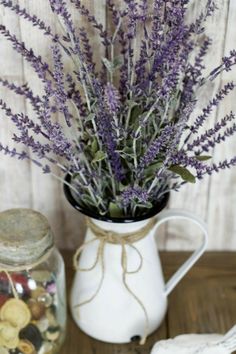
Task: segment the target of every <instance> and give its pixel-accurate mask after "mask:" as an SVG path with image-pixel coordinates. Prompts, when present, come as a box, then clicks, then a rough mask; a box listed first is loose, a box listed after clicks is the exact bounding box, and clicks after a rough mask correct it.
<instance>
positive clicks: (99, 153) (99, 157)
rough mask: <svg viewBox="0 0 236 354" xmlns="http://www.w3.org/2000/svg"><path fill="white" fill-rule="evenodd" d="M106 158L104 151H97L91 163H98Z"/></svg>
mask: <svg viewBox="0 0 236 354" xmlns="http://www.w3.org/2000/svg"><path fill="white" fill-rule="evenodd" d="M106 156H107V155H106V153H105V152H104V151H101V150H99V151H97V152H96V154H95V156H94V159H93V161H92V163H95V162H98V161H102V160H104V159H105V158H106Z"/></svg>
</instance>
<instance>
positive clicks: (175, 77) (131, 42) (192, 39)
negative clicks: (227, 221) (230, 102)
mask: <svg viewBox="0 0 236 354" xmlns="http://www.w3.org/2000/svg"><path fill="white" fill-rule="evenodd" d="M49 2H50V5H51V8H52V11H53V12H54V14H55V15H56V16H57V17H58V20H59V21H60V24H61V25H62V26H61V27H62V30H63V31H64V33H63V34H62V35H58V34H56V33H54V32H53V30H52V28H50V26H48V25H47V24H46V23H45V22H44V21H42V20H41V19H40V18H38V17H37V16H35V15H33V14H30V13H29V12H28V11H27V10H26V9H25V8H23V7H20V6H19V5H18V4H14V3H13V2H12V1H11V0H0V6H3V7H5V8H8V9H9V10H11V11H12V12H13V13H14V14H15V15H16V16H20V17H22V18H23V19H24V20H26V21H28V23H30V24H31V25H32V26H34V27H36V28H37V29H39V30H40V31H42V32H43V33H44V34H45V36H46V37H47V38H48V40H49V41H50V46H51V47H52V56H53V66H52V67H51V66H50V65H48V64H47V62H45V61H44V59H43V58H42V57H41V56H40V55H37V54H36V53H35V52H34V51H33V50H32V49H29V48H27V46H26V44H25V43H23V42H21V41H20V40H19V39H18V38H17V37H16V36H15V35H14V34H13V33H11V32H10V31H8V29H7V28H6V27H5V26H4V25H2V24H0V34H2V35H3V36H4V37H5V38H6V39H7V40H8V41H9V42H10V43H11V45H12V47H13V49H15V51H16V52H17V53H19V54H20V55H21V56H22V57H23V58H24V59H25V60H26V62H27V63H28V64H30V65H31V67H32V68H33V69H34V71H35V72H36V74H37V76H38V78H39V79H40V81H41V83H42V86H43V93H42V94H41V95H35V94H34V92H33V90H32V89H31V88H30V87H29V86H28V85H27V84H23V85H19V84H16V83H11V82H9V81H8V80H6V79H0V84H1V85H2V86H3V87H4V88H6V89H8V90H10V91H11V92H13V93H14V94H17V95H20V96H22V97H23V98H25V99H27V100H28V102H29V103H30V104H31V106H32V108H33V110H34V115H35V117H34V118H33V117H31V116H29V115H27V114H26V113H25V112H24V113H23V112H17V113H13V110H12V109H11V108H10V107H8V106H7V104H6V103H5V102H4V101H3V100H0V108H1V109H2V110H3V112H4V113H5V116H6V118H8V119H9V120H10V121H11V122H12V123H13V125H14V127H15V128H16V130H17V131H16V132H15V133H14V134H13V136H12V138H13V140H14V141H15V142H16V143H19V144H23V145H24V146H26V147H27V152H26V151H23V152H18V151H17V150H16V149H15V148H12V149H11V148H10V147H9V146H3V145H0V150H1V151H2V152H3V153H4V154H6V155H9V156H10V157H16V158H18V159H22V160H29V161H32V162H33V163H34V164H36V165H37V166H38V167H40V168H41V170H42V171H43V173H45V174H48V173H52V176H54V177H57V178H59V179H60V176H59V175H57V174H56V173H57V172H56V171H57V169H59V170H60V171H62V172H63V173H69V174H70V175H71V177H72V180H73V182H72V184H71V188H73V190H74V192H75V193H76V194H78V195H79V203H80V204H81V207H87V208H92V209H93V211H95V212H98V213H102V214H103V215H104V214H108V213H109V210H110V209H109V205H110V203H116V204H117V206H118V207H119V208H120V207H121V208H122V209H123V210H122V213H123V215H126V216H128V215H132V216H135V215H141V214H142V213H145V210H147V208H149V207H151V206H153V205H154V203H155V201H156V200H158V199H160V198H161V197H162V196H163V194H165V193H166V192H167V191H169V190H179V188H180V187H181V186H182V185H183V184H184V183H186V182H187V181H189V182H194V181H195V179H196V178H198V179H201V178H203V176H204V175H206V174H209V175H210V174H212V173H213V172H219V171H220V170H223V169H226V168H230V167H232V166H234V165H236V160H235V158H234V157H232V159H231V160H224V161H222V162H219V163H218V164H216V163H213V164H210V163H209V162H206V159H207V156H204V152H208V151H210V150H211V149H212V148H214V147H215V146H216V145H217V144H220V143H223V142H224V141H225V140H227V139H228V138H230V137H231V136H233V135H234V134H235V133H236V123H235V115H234V113H233V112H231V113H230V114H229V115H227V116H225V117H224V118H222V119H221V120H220V121H219V122H217V123H215V122H214V123H213V124H212V127H211V128H207V129H205V130H204V131H203V132H201V134H200V128H201V129H202V128H204V124H205V123H206V122H207V120H208V118H209V116H210V114H211V112H212V110H213V109H215V108H217V107H218V106H219V104H220V103H221V102H222V101H223V100H224V99H225V97H226V96H227V95H228V94H229V93H230V92H232V91H233V90H234V88H235V83H234V82H229V83H226V84H225V86H224V87H223V88H221V89H220V90H219V92H218V93H217V94H216V95H215V96H214V97H213V98H212V99H211V100H210V101H209V104H208V105H207V106H206V107H204V109H203V110H202V113H201V114H200V115H199V116H198V117H197V118H196V119H195V121H194V122H193V123H190V122H191V115H192V113H193V110H194V108H195V107H196V105H197V103H198V99H197V97H196V91H197V90H198V89H199V88H201V87H203V86H204V85H205V84H206V83H207V82H209V81H213V80H215V79H216V78H217V77H218V76H219V75H220V74H221V73H222V72H223V71H230V70H231V69H232V67H233V66H234V65H236V50H231V51H230V53H229V55H228V56H225V57H224V58H222V62H221V64H220V65H218V66H217V67H216V68H215V69H214V70H212V71H211V72H210V73H209V74H208V75H206V76H204V75H203V70H204V69H205V68H204V59H205V56H206V54H207V51H208V50H209V48H210V45H211V44H212V41H211V39H210V38H208V37H207V36H206V34H205V29H204V27H205V24H206V20H207V19H208V18H209V17H210V16H211V15H212V14H213V12H214V11H216V6H215V2H214V0H208V1H207V4H206V6H205V7H204V9H203V10H202V12H201V13H200V15H199V16H198V17H197V18H196V19H195V20H193V22H192V23H190V24H188V23H187V22H186V13H187V9H188V5H189V3H190V0H167V1H161V0H153V3H152V4H151V6H150V4H149V2H148V1H147V0H140V1H137V0H123V1H122V3H121V4H120V3H119V4H117V2H115V1H114V0H107V1H106V9H107V11H108V13H109V14H110V15H111V21H112V23H111V26H108V29H105V27H104V26H103V25H102V24H101V23H99V22H98V20H97V19H96V17H95V16H94V14H92V13H91V11H90V10H88V9H87V7H86V6H85V5H84V4H83V3H82V1H80V0H70V3H71V4H72V5H74V10H75V11H76V10H78V13H79V16H81V17H82V19H83V23H85V22H86V23H87V24H88V26H89V28H90V29H92V30H93V31H94V32H96V35H97V36H98V37H99V44H100V45H101V48H99V50H98V51H96V53H95V52H94V49H93V47H92V42H91V41H90V37H89V35H88V32H87V27H86V28H85V27H83V26H81V25H79V26H78V27H77V26H76V25H75V23H74V21H73V20H72V13H71V12H70V11H69V9H68V7H67V3H66V1H65V0H49ZM120 5H121V6H120ZM193 50H194V51H193ZM62 53H63V54H65V56H66V57H64V55H62ZM98 53H103V56H100V55H99V54H98ZM64 58H66V61H67V60H69V61H70V63H71V64H72V65H73V67H71V66H70V65H68V66H67V65H66V66H65V62H64ZM95 58H96V64H98V65H96V64H95ZM100 63H101V64H102V67H101V69H99V68H100V65H99V64H100ZM61 119H63V121H62V120H61ZM65 122H66V124H65ZM28 151H29V153H28ZM202 154H203V155H202ZM31 156H34V157H33V158H31Z"/></svg>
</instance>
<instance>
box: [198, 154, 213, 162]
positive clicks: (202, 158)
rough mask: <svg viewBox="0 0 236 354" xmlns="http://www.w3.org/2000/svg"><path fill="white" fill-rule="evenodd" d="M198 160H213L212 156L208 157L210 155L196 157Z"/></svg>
mask: <svg viewBox="0 0 236 354" xmlns="http://www.w3.org/2000/svg"><path fill="white" fill-rule="evenodd" d="M196 159H197V160H198V161H207V160H210V159H212V156H208V155H198V156H196Z"/></svg>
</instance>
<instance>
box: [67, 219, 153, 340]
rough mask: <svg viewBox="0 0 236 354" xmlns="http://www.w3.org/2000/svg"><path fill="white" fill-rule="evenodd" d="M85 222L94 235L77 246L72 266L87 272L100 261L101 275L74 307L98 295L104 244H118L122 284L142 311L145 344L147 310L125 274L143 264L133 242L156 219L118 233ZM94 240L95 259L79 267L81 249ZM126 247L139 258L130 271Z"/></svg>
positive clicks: (103, 273)
mask: <svg viewBox="0 0 236 354" xmlns="http://www.w3.org/2000/svg"><path fill="white" fill-rule="evenodd" d="M86 224H87V227H88V228H90V229H91V231H92V232H93V234H94V235H95V237H94V238H92V239H91V240H89V241H87V242H84V243H83V244H82V246H80V247H79V248H78V250H77V251H76V253H75V255H74V258H73V263H74V268H75V269H76V270H78V271H80V272H88V271H91V270H93V269H94V268H95V267H96V266H97V264H98V263H99V262H100V264H101V269H102V276H101V279H100V282H99V286H98V288H97V290H96V292H95V293H94V294H93V295H92V296H91V297H90V298H89V299H87V300H85V301H83V302H81V303H79V304H78V305H76V306H75V307H78V308H79V307H81V306H84V305H86V304H88V303H90V302H91V301H93V299H94V298H95V297H96V296H97V295H98V293H99V291H100V289H101V287H102V284H103V280H104V276H105V262H104V249H105V245H106V244H107V243H109V244H113V245H120V246H121V248H122V251H121V267H122V281H123V284H124V286H125V288H126V289H127V291H128V292H129V293H130V295H131V296H132V297H133V298H134V299H135V300H136V302H137V303H138V304H139V305H140V307H141V309H142V311H143V313H144V316H145V328H144V334H143V337H142V338H141V341H140V344H145V342H146V338H147V335H148V329H149V319H148V314H147V310H146V308H145V306H144V304H143V303H142V301H141V300H140V299H139V298H138V296H137V295H136V294H135V293H134V292H133V291H132V290H131V289H130V287H129V285H128V284H127V275H129V274H136V273H138V272H139V271H140V270H141V268H142V265H143V257H142V255H141V253H140V251H139V250H138V248H137V247H136V246H134V244H135V243H136V242H138V241H140V240H142V239H143V238H145V237H146V236H147V235H148V233H149V232H150V231H151V229H152V228H153V227H154V225H155V224H156V219H155V218H153V219H151V220H150V221H149V222H148V223H147V225H145V226H144V227H143V228H141V229H139V230H137V231H134V232H127V233H118V232H114V231H109V230H104V229H102V228H100V227H99V226H97V225H95V224H94V223H93V222H92V220H91V219H90V218H86ZM95 241H99V245H98V250H97V254H96V259H95V261H94V264H93V265H92V266H91V267H89V268H81V267H79V262H78V261H79V257H80V255H81V253H82V251H83V250H84V248H85V247H86V246H88V245H89V244H91V243H92V242H95ZM127 247H131V248H132V249H133V250H134V251H135V252H136V253H137V254H138V256H139V259H140V264H139V266H138V267H137V269H135V270H132V271H129V270H128V269H127V267H128V266H127V264H128V259H127V258H128V256H127Z"/></svg>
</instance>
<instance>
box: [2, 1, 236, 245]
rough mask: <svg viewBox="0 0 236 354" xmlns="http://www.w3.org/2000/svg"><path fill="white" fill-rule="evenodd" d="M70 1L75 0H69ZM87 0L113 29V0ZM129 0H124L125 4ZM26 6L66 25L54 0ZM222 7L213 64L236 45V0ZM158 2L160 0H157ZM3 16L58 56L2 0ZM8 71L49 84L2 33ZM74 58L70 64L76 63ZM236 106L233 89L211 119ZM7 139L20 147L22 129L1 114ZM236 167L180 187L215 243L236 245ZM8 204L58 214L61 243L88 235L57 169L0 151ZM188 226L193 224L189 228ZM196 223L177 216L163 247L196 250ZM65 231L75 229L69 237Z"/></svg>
mask: <svg viewBox="0 0 236 354" xmlns="http://www.w3.org/2000/svg"><path fill="white" fill-rule="evenodd" d="M67 1H68V3H69V0H67ZM83 1H84V5H86V7H87V8H88V9H89V10H90V11H91V12H92V13H93V14H95V15H96V17H97V19H98V21H99V22H100V23H102V24H103V26H104V27H107V28H108V29H112V27H111V21H110V16H109V13H107V12H106V7H105V3H106V1H105V0H96V1H95V0H83ZM122 1H123V0H116V4H117V5H119V4H121V3H122ZM13 2H14V3H16V4H17V3H19V4H20V5H21V6H25V7H26V9H27V10H28V11H29V12H30V13H31V14H36V15H37V16H39V17H41V18H42V19H43V20H44V21H45V22H46V23H48V24H49V25H50V26H51V27H52V29H54V30H57V31H60V26H59V24H58V22H57V20H56V18H55V16H54V15H53V14H52V12H51V10H50V7H49V2H48V0H40V1H38V0H13ZM217 2H218V7H219V10H218V11H217V12H216V13H215V15H214V16H213V18H212V19H209V21H208V23H207V33H208V34H209V35H210V36H211V37H212V39H213V43H214V45H213V46H212V49H211V51H210V53H209V55H208V57H207V59H206V63H205V64H206V67H207V68H208V69H207V70H210V69H212V68H213V67H214V66H217V65H218V64H219V62H220V60H221V57H222V56H223V55H225V54H228V53H229V50H230V49H231V48H236V31H235V23H236V1H235V0H217ZM205 3H206V0H203V1H197V0H192V6H191V7H190V10H189V19H192V18H195V17H196V16H197V14H198V13H199V12H200V11H201V8H202V7H204V5H205ZM150 4H152V1H151V0H150ZM71 11H72V14H73V18H74V20H75V22H76V23H79V24H80V25H83V26H85V27H86V28H87V31H88V32H89V34H90V37H91V40H92V44H93V48H94V51H95V53H96V56H98V55H101V54H102V52H101V48H100V47H99V45H98V41H97V36H96V34H95V33H94V32H93V31H92V29H91V27H90V26H89V24H88V23H87V22H86V21H83V23H81V18H80V17H79V16H78V13H77V12H76V10H75V9H74V8H73V6H71ZM0 23H2V24H4V25H6V26H7V27H8V29H9V30H10V31H11V32H12V33H14V34H16V36H17V37H18V38H19V39H21V40H22V41H24V42H26V43H27V45H28V46H29V47H32V48H33V49H34V50H35V52H36V54H40V55H42V57H43V58H44V59H45V60H47V61H48V62H49V63H50V62H51V52H50V44H49V41H48V40H47V39H46V38H45V37H44V36H43V35H42V33H39V31H38V30H37V29H35V28H31V26H30V25H29V24H28V23H27V22H26V21H25V20H24V19H22V18H20V19H18V18H17V17H16V16H15V15H14V14H12V13H11V11H10V10H7V9H5V8H4V7H3V6H2V5H0ZM0 50H1V56H0V76H1V77H3V78H6V79H8V80H9V81H11V82H15V83H23V82H29V84H30V85H32V87H33V89H34V91H35V93H37V92H40V90H41V86H40V83H39V82H38V80H37V77H36V75H35V74H34V73H33V71H32V69H31V68H30V67H29V65H28V64H27V63H26V62H24V61H23V60H22V59H21V57H20V55H18V54H16V53H15V52H14V51H13V50H12V49H11V47H10V45H9V43H8V42H7V41H6V40H5V39H4V38H3V37H0ZM68 65H70V64H69V63H68ZM235 76H236V70H232V71H231V72H229V73H227V74H224V75H223V76H221V77H220V78H219V80H217V81H215V82H214V84H213V83H210V84H209V85H208V86H207V89H206V90H205V91H203V92H199V104H198V107H197V110H196V113H195V114H198V113H199V112H200V111H201V109H202V107H203V106H204V105H205V104H206V103H207V102H208V100H209V99H211V98H212V96H213V95H214V93H215V92H216V91H217V90H218V89H219V87H220V85H223V84H224V83H225V82H226V81H227V80H231V79H235ZM0 97H1V98H3V99H6V101H7V102H8V103H9V104H10V105H11V106H12V107H13V108H14V111H15V112H17V111H23V112H27V113H28V114H29V115H30V116H31V113H32V112H31V110H30V107H29V105H28V104H27V103H26V102H24V101H22V100H21V99H20V98H19V97H16V96H14V95H13V94H10V93H9V92H8V91H7V90H5V89H4V88H2V87H0ZM231 109H233V110H235V111H236V99H235V93H234V94H231V95H230V96H229V97H228V99H227V100H226V101H225V102H224V103H223V104H222V106H221V108H220V109H218V110H216V111H214V112H213V114H212V116H211V118H210V120H209V126H212V124H214V122H215V121H217V120H219V119H221V118H222V117H223V116H224V115H225V114H227V113H229V112H230V110H231ZM0 118H1V119H0V127H1V130H0V141H1V142H2V143H4V144H9V145H10V146H14V143H13V142H12V141H11V140H10V136H11V134H12V132H13V131H14V129H13V127H12V125H11V124H10V123H9V121H8V120H7V118H6V117H4V115H3V114H2V113H0ZM235 151H236V140H235V139H231V141H229V142H228V143H226V144H223V145H222V146H221V148H219V147H218V148H216V149H215V150H214V161H216V162H217V161H219V160H220V159H225V158H226V157H228V158H230V157H232V156H233V155H234V154H235ZM235 182H236V169H233V170H231V171H224V172H223V173H221V174H219V175H217V176H216V175H215V176H212V178H206V179H205V180H204V181H202V182H201V183H197V184H196V185H194V186H193V185H187V186H185V187H183V189H182V190H181V192H180V193H173V194H172V198H171V202H170V208H184V209H187V210H189V211H192V212H194V213H195V214H197V215H198V216H200V217H202V218H204V219H205V220H206V221H207V224H208V225H209V231H210V240H209V249H219V250H225V249H228V250H232V249H234V250H236V237H235V232H236V218H235V217H234V215H235V210H236V183H235ZM0 195H1V198H0V210H5V209H7V208H14V207H32V208H34V209H36V210H39V211H41V212H42V213H44V214H45V215H46V216H47V217H48V218H49V220H50V223H51V224H52V226H53V229H54V233H55V236H56V240H57V244H58V246H59V247H61V248H70V249H74V248H75V247H77V246H78V245H79V244H80V243H81V241H82V238H83V234H84V223H83V218H82V217H81V216H80V215H78V213H77V212H76V211H74V210H73V209H72V208H71V207H70V206H69V205H68V203H67V202H66V200H65V198H64V196H63V192H62V186H61V184H60V183H59V182H58V181H56V180H54V179H53V178H52V177H50V176H43V175H42V174H41V173H40V172H39V171H38V169H37V167H35V166H32V165H30V164H27V163H26V162H21V161H20V162H19V161H17V160H13V159H10V158H9V157H6V156H4V155H1V157H0ZM186 230H187V231H186ZM196 233H197V231H196V229H194V228H193V227H192V226H191V225H190V224H189V225H186V224H184V223H182V222H181V223H180V222H178V223H174V222H173V223H171V224H169V225H168V226H166V227H165V228H163V232H162V233H161V234H160V236H159V237H158V240H159V247H160V248H162V249H169V250H171V249H178V250H184V249H192V248H194V247H195V246H196V245H197V243H198V237H197V236H196ZM65 235H67V236H66V237H65Z"/></svg>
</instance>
